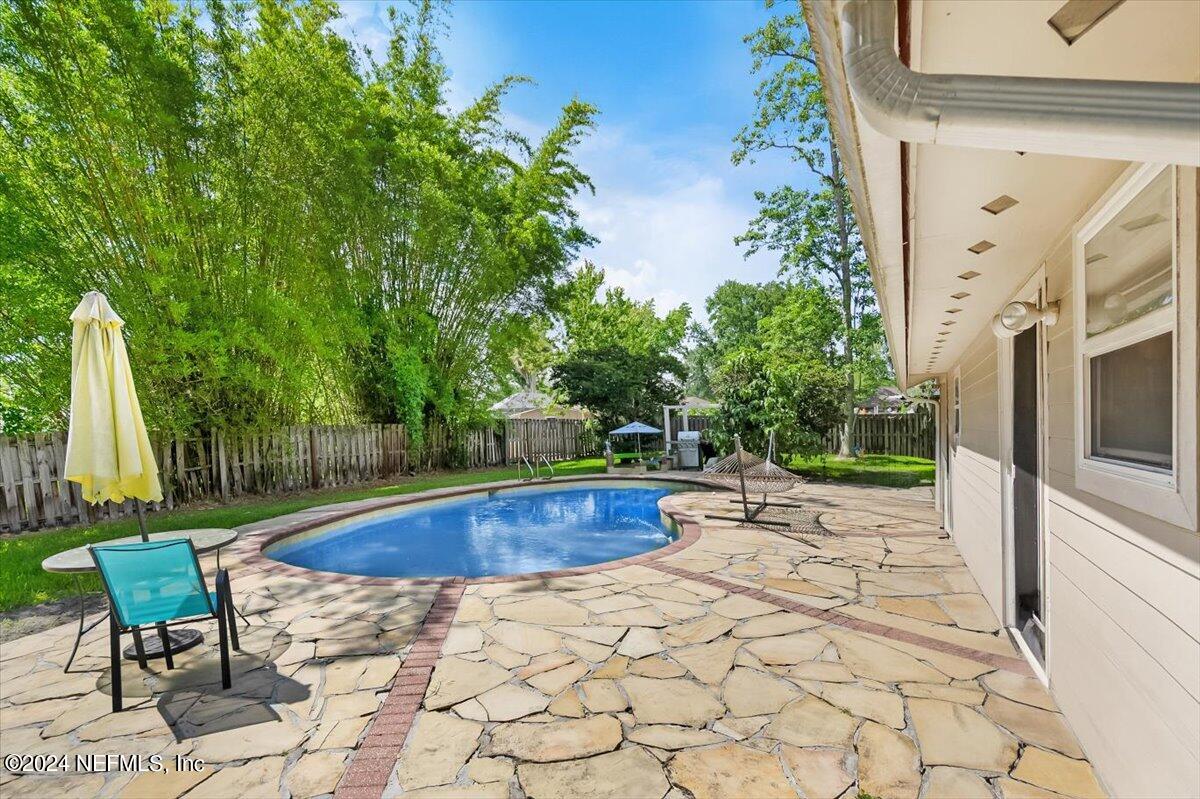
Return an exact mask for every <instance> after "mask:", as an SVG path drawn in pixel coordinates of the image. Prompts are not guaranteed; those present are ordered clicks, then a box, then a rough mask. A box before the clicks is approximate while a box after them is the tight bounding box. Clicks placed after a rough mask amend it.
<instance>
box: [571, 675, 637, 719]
mask: <svg viewBox="0 0 1200 799" xmlns="http://www.w3.org/2000/svg"><path fill="white" fill-rule="evenodd" d="M579 691H580V696H581V697H582V701H583V706H584V707H586V708H587V709H588V710H590V711H591V712H593V713H619V712H621V711H622V710H624V709H625V708H627V707H629V703H628V702H627V701H625V695H624V694H622V693H621V691H620V689H618V688H617V685H616V682H615V681H613V680H588V681H586V682H582V683H580V684H579Z"/></svg>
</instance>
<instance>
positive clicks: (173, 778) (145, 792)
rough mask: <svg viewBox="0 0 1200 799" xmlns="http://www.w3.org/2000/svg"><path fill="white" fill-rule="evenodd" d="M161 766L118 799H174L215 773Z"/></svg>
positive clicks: (129, 786) (129, 784)
mask: <svg viewBox="0 0 1200 799" xmlns="http://www.w3.org/2000/svg"><path fill="white" fill-rule="evenodd" d="M163 765H164V766H166V767H167V768H168V770H167V771H162V772H156V771H144V772H142V773H140V774H138V775H137V776H135V777H134V778H133V779H132V780H130V781H129V782H127V783H126V784H125V786H124V787H123V788H122V789H121V792H120V793H119V794H117V796H118V797H119V799H176V797H179V796H182V795H183V794H185V793H187V792H188V791H190V790H191V789H192V788H194V787H196V786H197V785H199V784H200V783H201V782H203V781H204V780H206V779H208V778H209V777H211V776H212V775H213V774H215V773H216V772H215V771H214V770H213V769H211V768H203V769H201V770H199V771H176V770H175V769H174V763H173V762H172V761H171V760H169V759H167V760H164V762H163ZM338 774H339V776H340V774H341V772H340V771H339V772H338Z"/></svg>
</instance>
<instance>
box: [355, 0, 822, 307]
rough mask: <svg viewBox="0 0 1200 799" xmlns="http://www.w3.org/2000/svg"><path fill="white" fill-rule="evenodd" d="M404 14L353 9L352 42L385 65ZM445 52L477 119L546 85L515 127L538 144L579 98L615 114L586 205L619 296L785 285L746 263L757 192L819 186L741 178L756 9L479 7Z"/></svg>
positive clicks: (726, 4)
mask: <svg viewBox="0 0 1200 799" xmlns="http://www.w3.org/2000/svg"><path fill="white" fill-rule="evenodd" d="M387 5H388V3H387V2H382V1H378V2H376V1H368V0H342V2H341V9H342V13H343V18H342V19H341V20H339V21H338V23H337V27H338V29H339V31H340V32H342V33H343V34H345V35H347V36H348V37H349V38H352V39H354V40H355V41H357V42H358V43H359V44H360V45H365V46H367V47H369V48H371V49H372V50H373V51H374V52H375V53H376V54H379V55H380V57H382V54H383V53H384V52H385V48H386V43H387V40H388V29H387V12H386V7H387ZM450 13H451V19H450V20H449V30H448V32H447V33H446V35H445V37H444V39H443V41H442V42H441V50H442V53H443V56H444V59H445V62H446V66H447V67H448V69H449V72H450V85H449V91H448V100H449V103H450V105H451V107H453V108H462V107H464V106H465V105H466V104H467V103H468V102H470V100H471V99H473V98H474V97H476V96H478V95H479V94H480V93H481V92H482V91H483V90H484V89H485V88H486V87H488V86H490V85H491V84H493V83H495V82H496V81H498V80H499V79H500V78H502V77H503V76H505V75H510V74H516V75H526V76H528V77H530V78H532V79H533V80H534V81H535V82H536V83H535V85H532V86H520V87H517V88H516V89H515V90H513V92H512V93H511V94H510V95H509V97H508V98H507V101H506V103H505V109H506V111H505V114H506V121H507V123H508V124H509V125H510V126H511V127H513V128H515V129H516V130H518V131H520V132H521V133H524V134H526V135H530V136H534V137H536V136H538V135H539V134H541V133H543V132H544V131H545V130H547V129H548V128H549V127H550V126H551V125H552V124H554V122H555V120H556V119H557V116H558V113H559V111H560V109H561V108H562V106H563V105H564V104H565V103H567V102H569V101H570V100H571V99H572V98H574V97H578V98H579V99H581V100H584V101H586V102H589V103H592V104H593V105H595V106H597V107H598V108H599V110H600V114H599V117H598V120H597V123H598V124H597V127H596V129H595V131H593V132H592V133H591V135H589V136H588V137H587V139H586V140H585V141H584V143H583V144H582V145H581V147H580V149H579V150H578V154H577V155H578V159H579V162H580V164H581V165H582V167H583V169H584V171H585V172H587V173H588V174H589V175H590V176H591V178H592V182H593V184H594V185H595V193H594V194H591V193H588V194H584V195H581V196H580V197H579V198H578V199H577V203H576V205H577V208H578V209H579V211H580V214H581V219H582V222H583V225H584V227H585V229H587V230H588V232H590V233H591V234H592V235H593V236H595V237H596V238H597V239H599V241H598V243H597V244H596V245H594V246H592V247H590V248H588V249H587V250H586V251H584V252H583V253H581V258H586V259H588V260H591V261H593V262H595V263H596V264H598V265H599V266H601V267H603V268H604V269H605V271H606V273H607V279H608V283H609V284H610V285H616V286H622V287H624V288H625V290H626V291H627V292H628V293H629V294H630V295H631V296H633V297H634V298H636V299H639V300H644V299H653V300H654V301H655V304H656V307H657V309H658V311H659V313H664V312H665V311H666V310H667V309H669V308H673V307H675V306H677V305H679V304H680V303H683V302H686V303H688V304H689V305H690V306H691V307H692V311H693V317H694V318H700V319H703V318H704V300H705V298H706V297H707V296H708V295H709V294H711V293H712V290H713V289H714V288H716V287H717V285H719V284H720V283H721V282H722V281H724V280H728V279H736V280H742V281H749V282H761V281H764V280H770V279H772V278H773V277H775V274H776V270H777V267H778V262H777V259H775V258H774V257H773V256H770V255H759V256H755V257H753V258H751V259H749V260H747V259H744V258H743V256H742V252H741V250H740V248H738V247H737V246H736V245H735V244H734V243H733V237H734V236H735V235H737V234H738V233H740V232H742V231H743V230H745V228H746V225H747V223H748V222H749V220H750V219H752V218H753V216H754V214H755V209H756V203H755V201H754V191H755V190H756V189H761V190H766V189H770V188H772V187H774V186H775V185H777V184H779V183H781V182H785V181H786V180H788V179H789V178H790V179H791V180H793V182H795V181H798V180H803V178H802V177H799V176H798V173H799V170H798V169H797V168H796V167H795V166H794V165H790V164H788V163H787V162H786V161H785V160H784V159H782V158H780V157H778V156H771V157H770V158H768V159H764V160H760V162H759V163H757V164H753V165H746V164H742V165H741V166H738V167H734V166H733V165H732V163H731V161H730V154H731V152H732V150H733V143H732V140H733V137H734V135H735V134H736V133H737V131H738V130H739V129H740V128H741V126H742V125H743V124H745V122H746V121H747V120H749V119H750V117H751V114H752V112H753V108H754V96H753V92H754V88H755V86H756V84H757V79H756V78H755V77H754V76H753V75H751V73H750V56H749V51H748V49H747V46H746V44H745V43H744V42H743V41H742V38H743V37H744V36H745V35H746V34H748V33H750V32H752V31H753V30H755V29H756V28H758V27H759V26H761V25H762V23H763V22H764V21H765V20H766V18H767V14H768V12H767V11H766V10H765V9H764V8H763V5H762V3H761V2H750V1H749V0H746V2H742V1H741V0H708V1H704V0H696V1H694V2H687V1H685V0H673V1H670V0H661V1H659V2H655V1H654V0H641V1H636V2H624V1H623V0H575V1H574V2H567V1H566V0H540V1H538V0H532V1H531V0H465V1H464V2H458V3H456V4H455V5H453V6H452V8H451V10H450Z"/></svg>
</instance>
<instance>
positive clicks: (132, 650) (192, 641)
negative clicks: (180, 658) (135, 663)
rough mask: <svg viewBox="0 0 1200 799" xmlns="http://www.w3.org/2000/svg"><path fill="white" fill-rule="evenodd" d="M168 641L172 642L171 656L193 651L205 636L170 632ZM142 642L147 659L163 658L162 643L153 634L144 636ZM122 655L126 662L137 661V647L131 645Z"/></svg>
mask: <svg viewBox="0 0 1200 799" xmlns="http://www.w3.org/2000/svg"><path fill="white" fill-rule="evenodd" d="M167 640H169V641H170V642H171V654H172V655H174V654H175V653H176V652H182V651H183V650H185V649H191V648H192V647H194V646H195V645H196V644H198V643H200V642H201V641H203V640H204V634H203V633H201V632H200V631H199V630H168V631H167ZM142 642H143V644H144V647H145V649H146V659H147V660H149V659H151V658H160V657H162V656H163V648H162V641H161V640H159V637H158V636H157V635H155V634H153V633H151V634H150V635H143V636H142ZM121 654H123V655H124V656H125V659H126V660H137V659H138V654H137V646H136V645H134V644H130V645H129V646H127V647H125V649H124V650H122V652H121Z"/></svg>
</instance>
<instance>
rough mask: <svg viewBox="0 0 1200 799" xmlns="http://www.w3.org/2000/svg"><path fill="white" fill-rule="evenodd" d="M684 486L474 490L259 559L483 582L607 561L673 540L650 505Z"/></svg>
mask: <svg viewBox="0 0 1200 799" xmlns="http://www.w3.org/2000/svg"><path fill="white" fill-rule="evenodd" d="M687 488H689V486H687V485H686V484H682V483H679V484H670V483H647V484H645V485H630V484H628V483H624V482H622V483H616V482H608V483H606V482H601V481H597V482H594V483H576V484H570V485H559V486H537V487H528V488H516V489H506V490H501V491H492V492H486V491H485V492H480V493H478V494H472V495H468V496H464V497H457V498H454V499H449V500H433V501H430V502H421V503H415V504H413V505H406V506H402V507H399V508H394V509H387V510H384V511H377V512H375V513H371V514H367V515H364V516H362V517H356V518H353V519H350V520H349V521H347V522H342V523H339V524H338V525H336V526H334V527H332V528H327V529H323V530H318V531H315V533H305V534H301V535H299V536H297V537H295V538H290V539H284V540H283V541H280V542H278V543H276V544H274V545H272V546H270V547H268V548H267V550H266V552H265V553H264V554H266V555H267V556H268V557H271V558H274V559H275V560H279V561H282V562H284V563H290V564H292V565H293V566H300V567H303V568H308V569H319V570H321V571H330V572H340V573H342V574H360V575H368V576H371V577H450V576H462V577H490V576H493V575H502V574H519V573H523V572H535V571H549V570H553V569H564V568H570V567H572V566H588V565H591V564H594V563H603V562H604V561H609V560H617V559H619V558H626V557H630V556H632V555H638V554H641V553H643V552H648V551H650V550H652V549H658V548H659V547H663V546H666V545H667V544H669V543H671V541H673V540H674V539H675V537H676V534H675V531H674V530H673V529H672V528H671V527H670V526H668V525H669V524H670V522H669V521H667V520H664V518H663V516H662V514H661V512H660V511H659V509H658V500H659V499H661V498H662V497H664V496H666V495H668V494H671V493H674V492H676V491H679V490H685V489H687Z"/></svg>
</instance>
